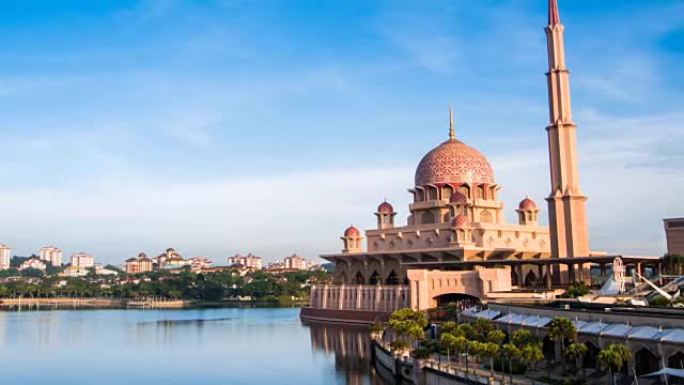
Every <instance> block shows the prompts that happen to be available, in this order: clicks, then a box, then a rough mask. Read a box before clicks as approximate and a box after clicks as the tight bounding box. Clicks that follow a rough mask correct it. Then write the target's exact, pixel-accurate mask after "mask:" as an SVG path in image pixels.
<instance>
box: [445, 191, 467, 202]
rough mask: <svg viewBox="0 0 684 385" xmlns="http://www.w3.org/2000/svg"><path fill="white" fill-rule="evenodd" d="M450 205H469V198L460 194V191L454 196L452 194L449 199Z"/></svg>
mask: <svg viewBox="0 0 684 385" xmlns="http://www.w3.org/2000/svg"><path fill="white" fill-rule="evenodd" d="M449 203H455V204H466V203H468V198H466V196H465V195H463V194H462V193H460V192H459V191H456V192H454V193H453V194H451V197H450V198H449Z"/></svg>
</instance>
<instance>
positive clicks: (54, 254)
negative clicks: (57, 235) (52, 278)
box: [38, 246, 62, 266]
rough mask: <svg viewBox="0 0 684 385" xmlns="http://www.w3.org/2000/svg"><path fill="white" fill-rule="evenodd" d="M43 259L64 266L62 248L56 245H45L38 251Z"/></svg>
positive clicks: (53, 264)
mask: <svg viewBox="0 0 684 385" xmlns="http://www.w3.org/2000/svg"><path fill="white" fill-rule="evenodd" d="M38 255H39V256H40V259H41V260H42V261H45V262H46V263H49V264H51V265H52V266H62V250H60V249H59V248H58V247H55V246H45V247H43V248H41V249H40V250H39V251H38Z"/></svg>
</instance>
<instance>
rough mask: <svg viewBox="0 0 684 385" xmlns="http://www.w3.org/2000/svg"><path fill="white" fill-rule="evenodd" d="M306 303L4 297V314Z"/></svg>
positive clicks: (295, 305)
mask: <svg viewBox="0 0 684 385" xmlns="http://www.w3.org/2000/svg"><path fill="white" fill-rule="evenodd" d="M302 306H305V304H304V303H292V304H281V303H278V302H270V301H234V300H220V301H203V300H181V299H179V300H168V299H154V300H152V299H149V300H145V299H122V298H25V297H22V298H0V312H1V311H18V310H104V309H112V310H114V309H116V310H157V309H177V310H184V309H188V310H189V309H201V308H268V307H270V308H300V307H302Z"/></svg>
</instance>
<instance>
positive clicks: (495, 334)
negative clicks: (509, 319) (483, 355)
mask: <svg viewBox="0 0 684 385" xmlns="http://www.w3.org/2000/svg"><path fill="white" fill-rule="evenodd" d="M505 339H506V334H505V333H504V332H502V331H501V330H499V329H494V330H492V331H490V332H489V333H487V342H491V343H494V344H496V345H501V344H502V343H503V342H504V340H505Z"/></svg>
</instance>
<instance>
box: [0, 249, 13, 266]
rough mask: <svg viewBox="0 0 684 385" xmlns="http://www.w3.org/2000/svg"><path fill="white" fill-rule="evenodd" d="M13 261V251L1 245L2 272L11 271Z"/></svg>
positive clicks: (0, 260) (0, 263) (0, 264)
mask: <svg viewBox="0 0 684 385" xmlns="http://www.w3.org/2000/svg"><path fill="white" fill-rule="evenodd" d="M11 259H12V249H10V248H9V247H7V246H5V245H3V244H1V243H0V270H7V269H9V268H10V260H11Z"/></svg>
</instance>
